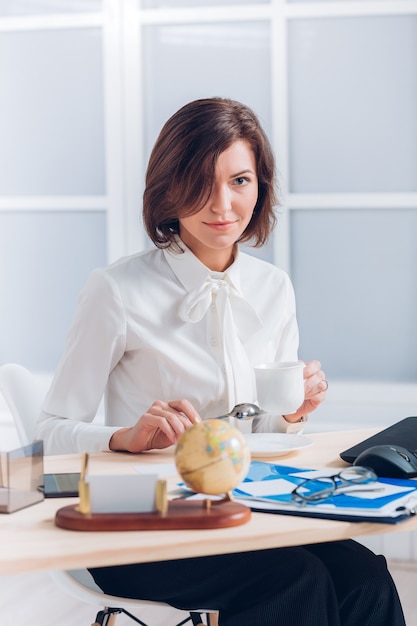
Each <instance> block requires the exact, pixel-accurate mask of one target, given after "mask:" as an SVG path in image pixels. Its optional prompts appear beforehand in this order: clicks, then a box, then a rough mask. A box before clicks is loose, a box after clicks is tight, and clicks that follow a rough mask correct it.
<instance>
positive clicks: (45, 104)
mask: <svg viewBox="0 0 417 626" xmlns="http://www.w3.org/2000/svg"><path fill="white" fill-rule="evenodd" d="M101 47H102V41H101V32H100V31H99V30H98V29H82V30H77V29H70V30H58V31H49V30H46V31H37V32H31V31H26V32H13V33H5V32H4V33H2V35H1V37H0V81H1V94H2V95H1V98H0V137H1V142H0V172H1V177H0V194H4V195H37V194H40V195H49V194H51V195H66V194H68V195H71V194H74V195H84V194H85V195H88V194H103V193H104V192H105V181H104V121H103V101H102V100H103V69H102V53H101Z"/></svg>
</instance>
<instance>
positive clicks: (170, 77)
mask: <svg viewBox="0 0 417 626" xmlns="http://www.w3.org/2000/svg"><path fill="white" fill-rule="evenodd" d="M143 35H144V37H143V42H144V44H143V45H144V48H143V59H144V61H143V63H144V66H143V73H144V90H143V97H144V99H145V104H144V109H145V118H144V119H145V121H146V123H145V124H144V133H145V145H144V151H145V156H144V158H145V162H147V160H148V157H149V153H150V151H151V149H152V146H153V144H154V142H155V139H156V137H157V135H158V133H159V131H160V129H161V127H162V125H163V124H164V123H165V121H166V120H167V119H168V118H169V117H170V116H171V115H172V114H173V113H175V111H176V110H177V109H179V108H180V107H181V106H182V105H184V104H186V103H187V102H189V101H191V100H195V99H196V98H207V97H212V96H221V97H227V98H229V97H230V98H233V99H235V100H239V101H241V102H244V103H245V104H248V105H249V106H250V107H252V108H253V109H254V110H255V112H256V113H257V114H258V115H259V117H260V119H261V121H262V124H263V127H264V128H265V130H266V132H267V133H269V134H270V130H271V107H270V97H271V95H270V80H269V77H270V56H269V55H270V37H269V27H268V24H266V23H264V22H259V23H253V24H248V23H240V24H191V25H175V26H156V27H155V26H147V27H144V32H143ZM270 136H271V135H270ZM248 252H250V253H251V254H255V255H256V256H261V257H262V258H265V259H267V260H271V259H272V244H271V243H270V244H269V246H265V247H263V248H261V249H256V250H255V249H253V248H251V249H248Z"/></svg>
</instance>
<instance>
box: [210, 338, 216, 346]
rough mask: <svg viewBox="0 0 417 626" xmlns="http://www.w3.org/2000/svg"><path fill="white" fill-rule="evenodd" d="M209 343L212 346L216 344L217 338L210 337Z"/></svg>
mask: <svg viewBox="0 0 417 626" xmlns="http://www.w3.org/2000/svg"><path fill="white" fill-rule="evenodd" d="M210 345H211V346H213V347H214V346H217V339H216V338H215V337H212V338H211V339H210Z"/></svg>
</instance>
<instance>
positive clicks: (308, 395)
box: [284, 361, 329, 422]
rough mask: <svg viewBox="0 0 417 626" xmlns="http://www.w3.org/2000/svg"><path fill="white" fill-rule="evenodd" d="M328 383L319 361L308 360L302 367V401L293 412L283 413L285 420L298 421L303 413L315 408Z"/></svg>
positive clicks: (320, 401)
mask: <svg viewBox="0 0 417 626" xmlns="http://www.w3.org/2000/svg"><path fill="white" fill-rule="evenodd" d="M328 386H329V384H328V382H327V380H326V377H325V374H324V372H323V371H322V369H321V363H320V362H319V361H310V362H309V363H306V364H305V367H304V402H303V404H302V405H301V406H300V408H299V409H297V411H296V412H295V413H291V414H290V415H284V418H285V419H286V420H287V422H298V421H299V420H300V419H301V417H302V416H303V415H307V414H308V413H311V411H314V410H315V409H317V407H318V406H319V405H320V404H321V403H322V402H323V400H324V399H325V397H326V392H327V388H328Z"/></svg>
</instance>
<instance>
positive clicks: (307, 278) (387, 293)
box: [291, 209, 417, 382]
mask: <svg viewBox="0 0 417 626" xmlns="http://www.w3.org/2000/svg"><path fill="white" fill-rule="evenodd" d="M291 228H292V241H291V244H292V268H293V269H292V278H293V281H294V286H295V291H296V296H297V312H298V319H299V324H300V335H301V351H300V358H302V359H305V360H310V359H312V358H315V359H319V360H320V361H321V363H322V365H323V368H324V370H325V371H326V374H327V375H328V377H329V378H331V379H333V380H334V379H340V380H343V379H347V380H361V381H363V382H366V381H392V382H415V380H416V378H417V359H416V354H417V332H416V319H417V291H416V289H415V288H413V287H412V286H413V285H415V271H416V267H417V252H416V250H417V248H416V242H415V233H416V232H417V211H412V210H400V209H397V210H381V211H377V210H359V209H358V210H351V211H349V210H335V211H329V210H326V211H319V210H317V211H316V210H308V211H298V210H294V211H292V213H291Z"/></svg>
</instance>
